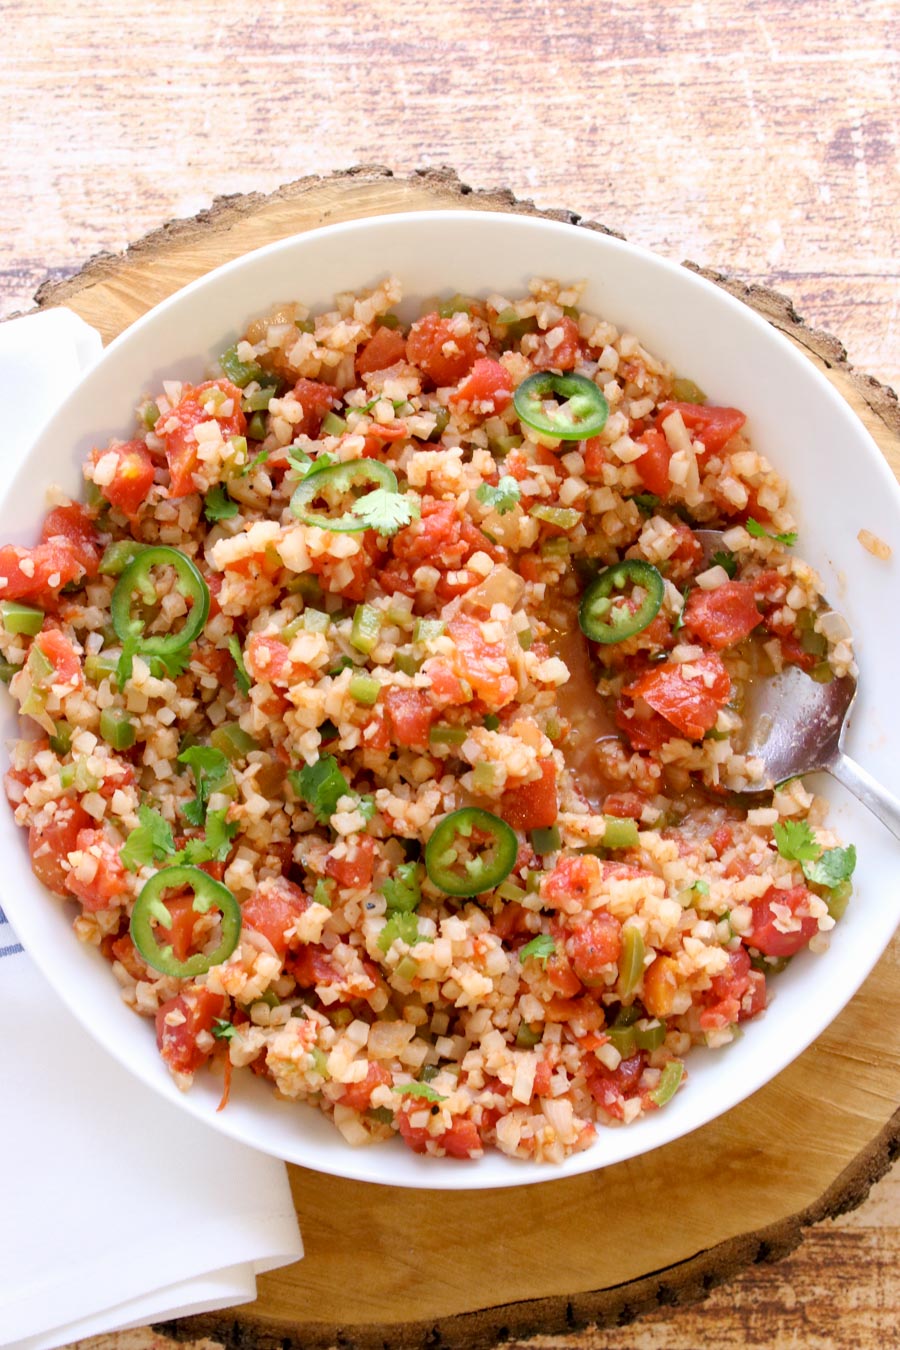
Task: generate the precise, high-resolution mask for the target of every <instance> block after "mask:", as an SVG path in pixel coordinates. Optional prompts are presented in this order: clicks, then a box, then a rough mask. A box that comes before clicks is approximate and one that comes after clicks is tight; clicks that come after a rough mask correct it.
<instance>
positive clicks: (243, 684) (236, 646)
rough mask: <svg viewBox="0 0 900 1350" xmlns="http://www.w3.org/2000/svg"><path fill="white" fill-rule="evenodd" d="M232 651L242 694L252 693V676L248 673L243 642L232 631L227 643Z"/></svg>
mask: <svg viewBox="0 0 900 1350" xmlns="http://www.w3.org/2000/svg"><path fill="white" fill-rule="evenodd" d="M226 646H227V647H228V650H229V651H230V652H231V659H232V661H233V662H234V678H235V683H236V684H237V687H238V689H240V691H241V693H242V694H249V693H250V676H249V675H248V674H247V667H246V666H245V664H244V653H243V652H242V651H241V644H240V642H238V640H237V638H236V637H235V636H234V634H233V633H232V635H231V637H230V638H229V639H228V642H227V643H226Z"/></svg>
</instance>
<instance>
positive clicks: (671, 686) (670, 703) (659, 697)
mask: <svg viewBox="0 0 900 1350" xmlns="http://www.w3.org/2000/svg"><path fill="white" fill-rule="evenodd" d="M686 668H687V670H688V671H689V672H690V673H689V674H688V675H685V669H686ZM623 692H624V693H626V694H629V695H630V696H631V697H632V698H642V699H643V700H644V702H645V703H647V704H649V706H650V707H651V708H652V709H653V710H654V712H658V713H659V714H660V715H661V716H662V717H664V718H665V719H666V721H667V722H671V724H672V726H674V727H676V728H677V730H678V731H680V732H682V734H683V735H685V736H687V738H688V739H689V740H692V741H696V740H699V739H700V738H701V736H703V735H705V733H706V732H707V731H709V730H710V728H711V727H713V726H715V722H716V717H717V716H718V713H719V709H720V708H721V707H723V706H724V705H725V704H726V703H727V702H728V698H729V696H730V694H731V680H730V679H729V676H728V672H727V670H726V669H725V667H724V665H723V664H722V660H721V657H718V656H714V655H712V654H709V655H706V656H701V657H699V658H698V659H697V660H696V661H690V662H688V663H686V666H685V665H679V664H677V663H676V662H674V661H668V662H666V664H665V665H662V666H657V667H656V668H655V669H654V670H649V671H647V673H646V674H645V675H642V676H641V678H640V679H639V680H638V681H637V682H636V683H635V684H631V685H629V686H628V687H627V688H626V689H625V690H624V691H623Z"/></svg>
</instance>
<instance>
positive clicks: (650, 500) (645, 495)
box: [631, 492, 659, 516]
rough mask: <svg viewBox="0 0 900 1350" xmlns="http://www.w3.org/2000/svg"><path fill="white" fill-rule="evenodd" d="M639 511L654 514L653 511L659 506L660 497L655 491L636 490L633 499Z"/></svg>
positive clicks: (649, 514) (648, 514)
mask: <svg viewBox="0 0 900 1350" xmlns="http://www.w3.org/2000/svg"><path fill="white" fill-rule="evenodd" d="M631 500H632V501H633V502H634V504H635V506H636V507H637V508H638V510H639V511H642V512H643V513H644V515H647V516H652V515H653V512H654V511H655V510H656V508H657V507H658V506H659V498H658V497H657V496H656V494H655V493H653V492H636V493H635V495H634V496H633V497H632V499H631Z"/></svg>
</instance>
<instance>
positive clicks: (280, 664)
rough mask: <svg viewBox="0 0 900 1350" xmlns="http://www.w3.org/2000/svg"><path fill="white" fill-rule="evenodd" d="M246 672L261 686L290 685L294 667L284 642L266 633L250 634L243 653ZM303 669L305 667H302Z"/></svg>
mask: <svg viewBox="0 0 900 1350" xmlns="http://www.w3.org/2000/svg"><path fill="white" fill-rule="evenodd" d="M244 660H245V662H246V664H247V670H248V671H249V673H250V674H251V675H252V676H253V678H254V680H258V681H259V682H260V683H261V684H281V685H288V684H290V682H291V681H290V675H291V671H292V669H294V667H293V666H292V664H291V658H290V652H289V648H288V645H287V643H286V642H282V640H281V638H279V637H274V636H272V635H271V634H266V633H251V634H250V640H249V642H248V643H247V648H246V651H245V653H244ZM304 669H305V667H304Z"/></svg>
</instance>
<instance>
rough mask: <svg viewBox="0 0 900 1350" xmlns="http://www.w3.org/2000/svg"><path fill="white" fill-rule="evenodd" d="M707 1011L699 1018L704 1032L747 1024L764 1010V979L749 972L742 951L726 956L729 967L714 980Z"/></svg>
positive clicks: (756, 973) (748, 963)
mask: <svg viewBox="0 0 900 1350" xmlns="http://www.w3.org/2000/svg"><path fill="white" fill-rule="evenodd" d="M706 998H707V1000H708V1003H707V1006H706V1008H704V1010H703V1012H702V1013H701V1014H700V1025H701V1027H703V1028H704V1030H707V1031H710V1030H717V1029H721V1028H723V1027H727V1026H732V1025H733V1024H734V1023H735V1022H746V1021H747V1019H748V1018H750V1017H755V1016H756V1014H757V1013H758V1012H762V1010H763V1008H764V1007H765V1006H766V977H765V975H763V973H762V972H761V971H758V970H751V969H750V957H749V956H748V955H747V953H746V951H745V950H744V948H743V947H739V948H738V950H737V951H736V952H729V954H728V966H727V967H726V969H725V970H723V971H722V972H721V974H719V975H716V976H714V977H713V981H712V985H711V987H710V991H709V993H708V994H707V995H706Z"/></svg>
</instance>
